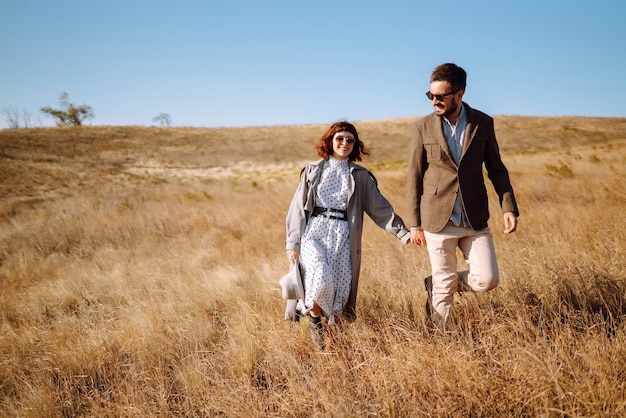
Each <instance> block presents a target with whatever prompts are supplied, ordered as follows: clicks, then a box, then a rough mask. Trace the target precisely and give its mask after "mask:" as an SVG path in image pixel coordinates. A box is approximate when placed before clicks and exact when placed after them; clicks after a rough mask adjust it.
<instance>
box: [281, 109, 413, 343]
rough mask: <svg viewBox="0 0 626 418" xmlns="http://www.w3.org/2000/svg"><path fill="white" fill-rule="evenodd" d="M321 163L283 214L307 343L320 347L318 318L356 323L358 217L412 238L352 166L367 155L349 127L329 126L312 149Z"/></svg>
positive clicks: (312, 166)
mask: <svg viewBox="0 0 626 418" xmlns="http://www.w3.org/2000/svg"><path fill="white" fill-rule="evenodd" d="M317 153H318V154H319V156H320V157H322V159H320V160H318V161H315V162H311V163H309V164H307V165H306V167H304V169H303V170H302V173H301V178H300V184H299V185H298V188H297V190H296V193H295V195H294V197H293V199H292V201H291V205H290V207H289V212H288V214H287V241H286V248H287V256H288V257H289V260H290V262H291V264H292V265H293V264H295V263H296V262H299V263H300V268H301V271H302V277H303V281H304V289H305V297H304V300H303V301H301V302H298V307H297V309H298V311H299V313H300V314H301V315H309V317H310V328H311V338H312V340H313V342H314V343H316V344H318V345H319V346H320V348H322V349H323V348H324V341H323V333H322V331H323V325H322V316H324V317H326V318H327V319H328V323H329V324H335V323H337V322H338V321H339V320H341V319H345V320H346V321H348V322H352V321H354V320H355V319H356V308H355V305H356V296H357V290H358V286H359V273H360V268H361V235H362V231H363V213H367V214H368V215H369V217H370V218H371V219H372V220H373V221H374V222H375V223H376V225H378V226H379V227H381V228H384V229H386V230H387V231H389V232H390V233H392V234H394V235H395V236H396V237H398V239H400V240H401V241H402V243H404V244H406V243H407V242H408V240H409V238H410V236H411V234H410V232H409V231H408V230H407V229H406V227H405V226H404V223H403V222H402V219H401V218H400V217H399V216H398V215H396V214H395V212H394V210H393V207H392V206H391V204H390V203H389V201H388V200H387V199H385V197H384V196H383V195H382V194H381V193H380V191H379V190H378V184H377V181H376V179H375V178H374V176H373V175H372V173H370V172H369V171H367V170H366V169H365V168H363V167H361V166H359V165H357V164H355V163H354V162H355V161H361V160H362V158H363V156H364V155H369V152H368V151H367V149H366V148H365V145H364V144H363V142H362V141H361V140H360V139H359V135H358V133H357V130H356V128H355V127H354V125H352V124H351V123H349V122H345V121H342V122H337V123H335V124H333V125H332V126H330V128H328V130H327V131H326V133H325V134H324V135H323V136H322V137H321V138H320V140H319V142H318V144H317Z"/></svg>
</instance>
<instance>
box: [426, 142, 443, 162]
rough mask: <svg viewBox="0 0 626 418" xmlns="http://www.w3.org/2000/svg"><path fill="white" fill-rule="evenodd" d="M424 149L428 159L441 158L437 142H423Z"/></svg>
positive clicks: (435, 159)
mask: <svg viewBox="0 0 626 418" xmlns="http://www.w3.org/2000/svg"><path fill="white" fill-rule="evenodd" d="M424 149H426V156H427V158H428V161H439V160H441V145H439V144H424Z"/></svg>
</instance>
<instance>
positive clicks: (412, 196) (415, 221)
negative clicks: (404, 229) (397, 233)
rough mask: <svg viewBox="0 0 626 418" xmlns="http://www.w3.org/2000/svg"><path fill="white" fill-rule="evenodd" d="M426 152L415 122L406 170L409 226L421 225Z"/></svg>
mask: <svg viewBox="0 0 626 418" xmlns="http://www.w3.org/2000/svg"><path fill="white" fill-rule="evenodd" d="M426 166H427V162H426V154H425V153H424V146H423V140H422V133H421V132H420V130H419V129H418V126H417V124H414V125H413V130H412V132H411V142H410V145H409V164H408V170H407V179H406V189H407V210H408V213H409V216H408V222H409V227H415V226H421V225H422V217H421V213H420V210H421V208H420V201H421V199H422V193H423V189H424V187H423V177H424V171H425V170H426Z"/></svg>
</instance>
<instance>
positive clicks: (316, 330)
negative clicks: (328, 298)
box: [309, 315, 324, 350]
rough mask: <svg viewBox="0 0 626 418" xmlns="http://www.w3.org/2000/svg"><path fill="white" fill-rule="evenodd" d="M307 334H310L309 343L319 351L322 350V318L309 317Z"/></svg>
mask: <svg viewBox="0 0 626 418" xmlns="http://www.w3.org/2000/svg"><path fill="white" fill-rule="evenodd" d="M309 332H310V334H311V343H313V345H314V346H315V347H316V348H319V349H320V350H323V349H324V326H323V325H322V316H321V315H320V316H313V315H309Z"/></svg>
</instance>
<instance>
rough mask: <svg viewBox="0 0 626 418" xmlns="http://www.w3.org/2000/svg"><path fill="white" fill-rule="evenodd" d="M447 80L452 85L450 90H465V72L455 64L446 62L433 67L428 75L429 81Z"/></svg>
mask: <svg viewBox="0 0 626 418" xmlns="http://www.w3.org/2000/svg"><path fill="white" fill-rule="evenodd" d="M433 81H447V82H448V83H450V87H452V91H458V90H465V84H466V83H467V73H466V72H465V70H464V69H463V68H461V67H459V66H458V65H456V64H452V63H446V64H441V65H438V66H436V67H435V69H434V70H433V73H432V74H431V75H430V82H431V83H432V82H433Z"/></svg>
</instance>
